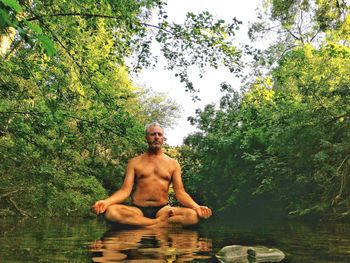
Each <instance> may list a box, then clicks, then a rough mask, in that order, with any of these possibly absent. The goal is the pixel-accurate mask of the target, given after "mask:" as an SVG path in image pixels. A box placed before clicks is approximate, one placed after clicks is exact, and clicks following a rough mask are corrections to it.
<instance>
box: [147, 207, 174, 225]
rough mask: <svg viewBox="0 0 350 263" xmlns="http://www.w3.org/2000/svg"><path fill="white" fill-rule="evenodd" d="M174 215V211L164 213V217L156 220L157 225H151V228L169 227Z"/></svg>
mask: <svg viewBox="0 0 350 263" xmlns="http://www.w3.org/2000/svg"><path fill="white" fill-rule="evenodd" d="M173 214H174V211H172V209H169V211H167V213H164V214H163V215H161V216H159V217H157V218H156V219H155V223H154V224H153V225H150V226H149V228H159V227H168V226H169V217H171V216H172V215H173Z"/></svg>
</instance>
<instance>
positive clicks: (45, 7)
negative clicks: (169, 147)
mask: <svg viewBox="0 0 350 263" xmlns="http://www.w3.org/2000/svg"><path fill="white" fill-rule="evenodd" d="M165 4H166V3H165V2H163V1H148V0H147V1H146V0H145V1H125V0H109V1H107V0H106V1H98V2H96V1H74V2H66V1H35V0H32V1H25V0H24V1H16V0H2V1H1V2H0V25H1V31H0V35H1V39H0V44H1V47H2V50H1V56H2V57H1V58H0V60H1V63H0V86H1V92H0V119H1V124H0V154H1V158H2V159H3V160H5V161H4V162H2V164H1V165H0V177H1V181H2V182H3V184H2V186H1V189H0V208H1V212H2V213H3V214H22V215H33V216H34V215H40V214H45V215H86V214H88V211H89V206H90V205H91V203H92V202H93V200H96V199H98V198H101V197H102V196H104V195H106V192H108V191H112V190H114V189H116V188H117V187H118V184H121V182H122V178H123V173H124V167H125V163H126V161H127V160H128V159H129V158H130V157H131V156H133V155H135V154H137V153H139V152H140V151H142V150H143V149H144V147H145V146H146V145H145V142H144V139H143V138H144V124H145V122H148V121H149V120H151V119H153V118H155V117H156V118H159V119H160V121H162V122H164V123H165V124H166V125H171V124H172V123H173V121H174V119H175V118H176V116H177V111H178V106H177V105H176V104H175V103H173V102H172V101H169V100H167V98H166V97H165V96H164V95H163V94H152V92H149V91H147V90H146V91H141V92H140V89H139V88H137V87H134V85H133V84H132V83H131V81H130V77H129V72H130V71H131V70H135V71H138V70H139V69H141V68H142V67H147V66H151V65H152V64H153V63H155V60H152V56H151V50H150V45H151V42H152V41H158V42H159V43H161V45H162V48H161V49H162V51H163V52H164V55H165V57H166V58H167V59H168V61H169V68H171V69H173V70H174V73H175V74H177V76H178V77H179V78H180V80H181V81H183V82H184V83H185V84H186V87H187V89H188V90H190V91H191V90H194V88H193V86H192V84H191V82H190V80H189V78H188V75H187V68H188V67H189V66H191V65H194V64H197V65H198V66H199V67H200V68H202V69H204V68H205V66H206V65H210V66H213V67H217V66H219V65H220V64H224V65H226V66H228V67H229V68H230V69H231V71H233V72H239V70H240V63H239V57H240V52H239V51H237V50H236V48H235V47H234V46H232V45H231V40H232V37H233V35H234V30H235V29H236V28H237V27H238V25H239V22H238V21H236V20H234V21H233V22H232V24H226V23H225V22H224V21H223V20H214V18H213V17H212V16H211V15H210V14H209V13H207V12H204V13H202V14H199V15H194V14H189V15H188V16H187V18H186V21H185V22H184V24H183V25H179V24H175V23H170V22H168V21H167V15H166V12H165V11H164V6H165ZM155 12H156V13H158V17H159V21H158V23H157V24H155V25H152V24H149V20H150V18H151V16H152V14H155ZM5 42H6V45H5ZM3 44H4V45H3ZM199 47H201V48H199ZM185 54H191V55H190V56H186V55H185ZM131 57H134V58H135V60H134V63H133V64H132V65H133V66H131V67H127V66H126V64H127V63H126V61H130V60H131ZM147 98H148V100H146V99H147ZM150 101H153V102H157V103H158V106H160V107H158V108H154V106H153V105H152V106H151V105H150V104H148V103H149V102H150ZM168 102H170V105H167V104H166V103H168ZM145 111H147V112H145ZM164 113H166V114H167V116H165V115H164ZM34 207H35V208H36V209H33V208H34Z"/></svg>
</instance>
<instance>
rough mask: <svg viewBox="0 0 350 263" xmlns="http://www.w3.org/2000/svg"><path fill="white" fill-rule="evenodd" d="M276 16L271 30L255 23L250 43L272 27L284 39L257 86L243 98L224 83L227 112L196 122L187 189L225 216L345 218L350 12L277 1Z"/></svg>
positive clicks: (186, 152)
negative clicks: (259, 215)
mask: <svg viewBox="0 0 350 263" xmlns="http://www.w3.org/2000/svg"><path fill="white" fill-rule="evenodd" d="M287 3H288V4H289V5H287ZM269 11H270V13H268V14H270V17H269V19H270V20H269V22H270V23H272V22H273V23H274V27H273V26H271V24H270V25H266V24H264V23H262V22H261V23H256V24H254V25H253V27H252V29H251V33H252V36H256V33H257V32H260V33H261V32H267V31H264V30H265V29H266V28H267V27H269V28H276V29H279V30H278V32H277V36H278V37H276V39H277V41H276V42H275V43H272V45H271V46H270V47H269V49H268V50H267V52H266V53H264V54H262V56H261V57H259V61H258V62H257V63H256V64H255V65H256V68H255V72H256V74H255V75H254V78H253V79H250V82H249V84H248V85H247V86H246V89H245V90H244V91H243V92H240V93H238V92H236V91H234V89H233V88H232V87H230V85H228V84H225V83H224V84H223V85H222V90H223V92H224V95H223V97H222V99H221V102H220V105H217V107H215V106H214V105H207V106H206V107H205V109H203V110H199V111H198V113H197V115H196V116H195V117H194V118H192V122H193V123H194V124H196V125H197V127H198V128H199V130H200V132H199V133H197V134H194V135H191V136H189V137H188V138H187V141H186V145H187V147H184V148H183V151H182V158H183V162H184V164H185V174H186V180H187V182H186V183H187V184H188V185H190V189H191V191H192V192H193V193H195V192H197V193H199V192H198V190H197V189H201V191H200V194H199V196H198V198H199V199H202V200H205V201H206V203H207V204H209V205H211V206H212V207H214V208H215V209H214V210H216V211H219V212H220V211H221V212H236V215H237V214H239V213H244V212H249V213H250V212H257V213H264V214H270V215H271V213H282V214H285V215H286V214H289V215H295V216H317V217H322V218H328V219H329V218H332V219H334V218H346V217H348V216H349V213H350V203H349V201H350V200H349V198H350V196H349V195H350V192H349V189H350V188H349V187H350V185H349V171H350V119H349V117H350V116H349V114H350V107H349V105H350V104H349V102H350V68H349V63H350V46H349V45H350V42H349V40H350V38H349V37H350V31H349V29H350V17H349V13H348V11H349V7H348V6H346V5H345V3H342V2H341V1H316V3H315V2H314V1H272V6H271V9H269ZM261 17H263V16H261ZM254 31H256V32H255V33H254ZM269 62H270V64H269ZM259 63H260V66H263V67H259ZM269 65H271V66H269ZM268 66H269V67H268ZM266 68H268V73H266V74H261V73H259V72H264V71H263V70H261V69H265V72H266ZM236 90H237V89H236ZM193 163H195V164H196V165H195V166H193V165H191V164H193ZM223 214H225V213H223Z"/></svg>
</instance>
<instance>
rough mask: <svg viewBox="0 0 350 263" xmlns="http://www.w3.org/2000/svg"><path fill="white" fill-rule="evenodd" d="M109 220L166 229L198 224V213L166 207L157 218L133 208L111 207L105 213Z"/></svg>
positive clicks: (158, 213) (181, 208)
mask: <svg viewBox="0 0 350 263" xmlns="http://www.w3.org/2000/svg"><path fill="white" fill-rule="evenodd" d="M105 217H106V219H107V220H109V221H112V222H116V223H119V224H124V225H132V226H143V227H166V226H168V225H169V224H170V225H181V226H189V225H195V224H197V223H198V221H199V218H198V215H197V213H196V212H195V211H194V210H193V209H190V208H184V207H171V206H165V207H163V208H161V209H160V210H159V211H158V212H157V214H156V218H148V217H145V216H144V215H143V213H142V211H141V210H140V209H139V208H137V207H133V206H126V205H120V204H116V205H111V206H109V207H108V208H107V210H106V212H105Z"/></svg>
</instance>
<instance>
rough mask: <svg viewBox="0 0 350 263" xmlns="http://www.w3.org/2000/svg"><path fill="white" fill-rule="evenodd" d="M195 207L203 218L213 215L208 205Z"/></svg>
mask: <svg viewBox="0 0 350 263" xmlns="http://www.w3.org/2000/svg"><path fill="white" fill-rule="evenodd" d="M193 209H194V210H195V211H196V212H197V215H198V216H199V217H201V218H209V217H211V215H212V211H211V209H210V208H209V207H207V206H198V207H195V208H193Z"/></svg>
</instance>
